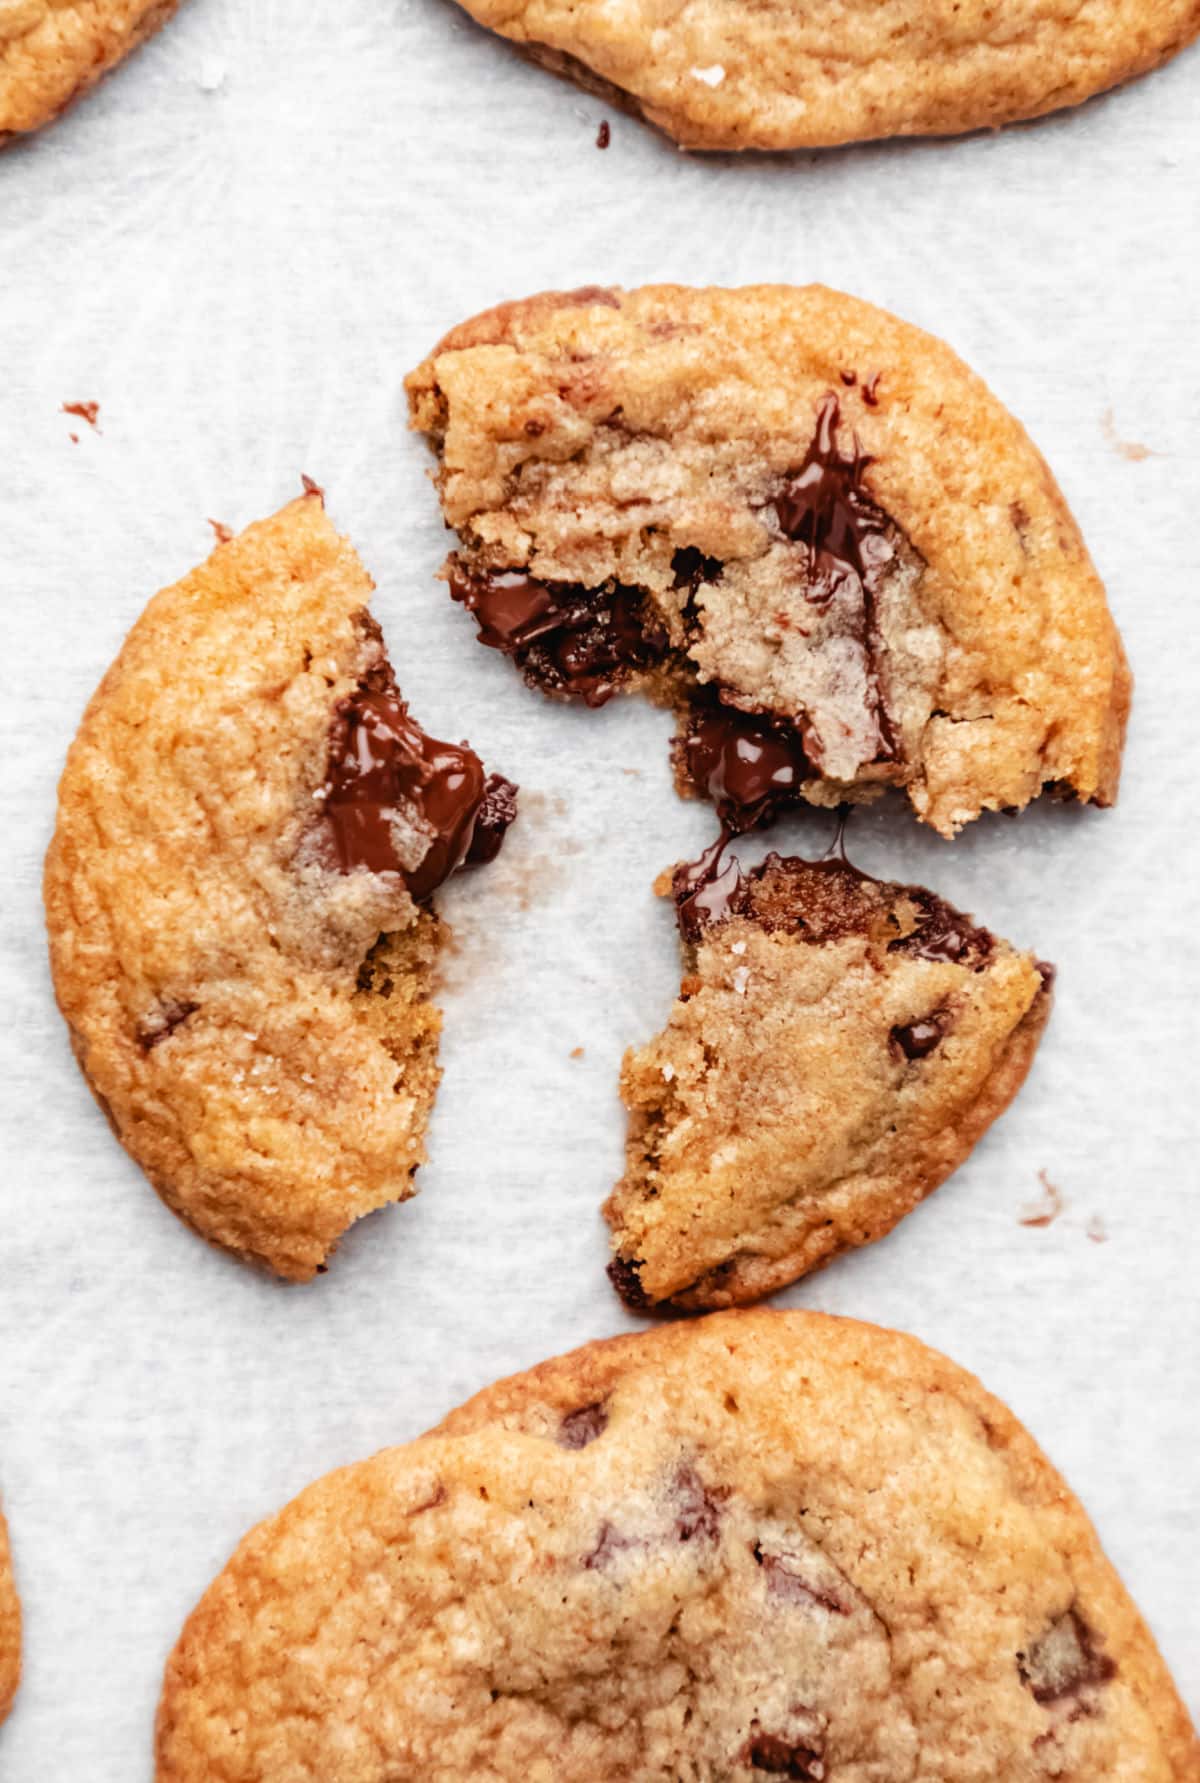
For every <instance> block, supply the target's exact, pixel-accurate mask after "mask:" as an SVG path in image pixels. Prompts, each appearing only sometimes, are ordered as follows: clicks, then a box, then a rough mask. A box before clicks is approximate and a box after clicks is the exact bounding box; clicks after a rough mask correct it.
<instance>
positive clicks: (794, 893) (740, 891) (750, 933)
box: [605, 851, 1052, 1308]
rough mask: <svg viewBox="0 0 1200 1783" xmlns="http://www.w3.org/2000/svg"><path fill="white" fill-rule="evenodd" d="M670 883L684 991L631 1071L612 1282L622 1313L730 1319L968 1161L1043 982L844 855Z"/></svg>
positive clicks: (947, 911)
mask: <svg viewBox="0 0 1200 1783" xmlns="http://www.w3.org/2000/svg"><path fill="white" fill-rule="evenodd" d="M715 853H716V851H713V854H714V855H715ZM675 888H676V895H677V898H678V901H679V915H680V926H681V930H682V934H683V949H684V974H683V982H682V985H681V989H680V994H679V999H678V1001H677V1002H676V1004H675V1006H674V1008H673V1009H672V1011H671V1014H670V1017H669V1019H668V1022H667V1025H666V1027H665V1029H664V1030H663V1032H662V1033H661V1034H659V1035H658V1036H657V1037H656V1038H655V1039H654V1040H652V1041H651V1042H650V1043H649V1044H648V1045H646V1046H644V1047H641V1048H638V1049H636V1050H631V1051H630V1052H629V1053H628V1054H627V1055H626V1058H625V1062H624V1066H623V1068H622V1073H621V1094H622V1097H623V1099H624V1101H625V1103H626V1106H627V1107H628V1110H629V1135H628V1141H627V1148H626V1152H627V1158H626V1169H625V1175H624V1176H623V1178H622V1179H621V1182H620V1183H619V1184H618V1186H617V1187H616V1189H615V1190H614V1192H613V1194H612V1196H611V1197H610V1199H609V1201H608V1203H607V1206H606V1209H605V1212H606V1215H607V1218H608V1220H609V1223H610V1225H611V1227H612V1244H613V1251H614V1258H613V1262H612V1265H611V1269H610V1273H611V1275H612V1278H613V1281H614V1283H615V1284H616V1286H617V1288H618V1289H619V1291H620V1292H621V1293H622V1294H623V1296H624V1297H625V1298H626V1299H627V1300H628V1301H629V1302H630V1303H631V1304H632V1305H634V1306H641V1307H644V1306H648V1305H657V1304H660V1303H664V1302H669V1303H671V1304H672V1305H675V1306H679V1307H686V1308H697V1307H720V1306H729V1305H733V1304H736V1303H738V1302H743V1301H749V1300H754V1299H757V1298H758V1297H759V1296H761V1295H762V1294H764V1293H768V1292H770V1291H771V1290H773V1289H775V1288H778V1287H781V1286H782V1285H783V1284H785V1283H786V1282H790V1281H795V1280H796V1279H797V1278H798V1277H799V1276H802V1275H805V1274H807V1273H808V1271H809V1270H811V1269H814V1268H817V1267H818V1266H820V1265H821V1264H822V1263H825V1262H827V1261H828V1260H829V1259H830V1258H831V1257H833V1256H835V1255H836V1254H837V1253H838V1252H839V1251H843V1250H846V1249H849V1248H851V1247H853V1246H856V1245H861V1244H866V1243H868V1242H870V1241H871V1240H872V1239H875V1238H879V1237H881V1236H882V1235H883V1234H884V1233H886V1232H888V1231H890V1230H891V1228H892V1227H893V1226H894V1225H895V1224H896V1223H897V1222H898V1221H899V1220H900V1219H901V1218H902V1217H903V1216H904V1214H906V1213H907V1212H908V1211H909V1210H910V1209H911V1208H912V1207H914V1206H915V1205H916V1203H917V1202H918V1201H920V1200H921V1199H922V1198H923V1197H924V1196H925V1195H927V1194H929V1193H930V1191H931V1190H932V1189H934V1188H936V1187H937V1185H938V1184H939V1183H940V1182H942V1181H943V1180H944V1179H945V1178H946V1177H947V1176H948V1175H949V1174H950V1173H951V1171H953V1170H954V1169H955V1168H956V1167H957V1166H958V1165H959V1164H960V1163H961V1162H962V1161H963V1159H964V1158H965V1157H966V1156H967V1154H968V1153H969V1151H970V1150H971V1147H972V1146H973V1145H974V1144H975V1143H976V1141H977V1140H978V1139H979V1138H980V1136H981V1135H982V1134H983V1133H984V1132H985V1131H986V1129H987V1127H988V1126H989V1125H990V1124H991V1122H992V1121H993V1120H994V1119H995V1118H996V1116H997V1115H998V1114H1000V1113H1001V1112H1002V1110H1003V1109H1004V1108H1005V1107H1006V1106H1007V1104H1008V1102H1009V1101H1010V1100H1011V1098H1012V1097H1013V1096H1014V1095H1015V1093H1016V1091H1017V1089H1018V1088H1019V1087H1020V1084H1021V1082H1022V1081H1023V1079H1024V1077H1025V1073H1026V1071H1027V1070H1028V1068H1029V1065H1030V1062H1031V1060H1032V1057H1033V1054H1034V1051H1035V1050H1036V1047H1037V1043H1038V1040H1039V1039H1040V1037H1041V1032H1042V1028H1043V1026H1044V1024H1045V1021H1046V1018H1047V1015H1048V1013H1049V1006H1050V984H1051V978H1052V974H1051V972H1050V969H1049V968H1048V967H1046V966H1043V965H1039V964H1038V963H1037V962H1035V961H1034V960H1033V959H1032V958H1031V957H1030V956H1029V955H1028V954H1022V953H1018V952H1017V951H1016V950H1015V949H1013V948H1012V947H1010V946H1008V944H1007V943H1006V942H1003V941H1001V940H998V939H997V938H996V937H995V936H994V935H992V934H991V933H989V932H988V931H987V930H986V929H982V928H979V927H977V926H976V925H975V924H974V923H973V922H972V921H971V919H970V918H968V917H964V916H962V915H961V914H960V913H959V912H957V911H955V910H953V909H952V908H951V907H950V906H949V905H948V904H946V903H945V902H944V901H943V900H941V899H939V898H937V897H935V896H934V895H933V894H932V893H930V892H927V891H925V890H924V889H923V888H921V887H917V886H901V885H891V884H886V883H882V882H879V881H877V880H873V879H869V878H867V877H866V876H865V875H864V874H862V873H860V872H858V871H857V870H856V869H855V868H854V867H852V866H851V865H849V863H848V862H846V861H845V860H844V859H843V858H832V859H828V860H823V861H815V862H809V861H803V860H796V859H790V860H785V859H780V858H779V857H778V856H776V855H771V856H768V858H767V860H766V861H765V862H764V863H763V865H762V866H761V867H759V868H757V869H755V870H754V871H752V872H751V873H749V874H746V875H743V874H742V872H741V871H740V869H739V868H738V867H737V865H736V863H732V862H731V863H729V865H727V866H724V867H722V866H721V864H720V861H719V859H716V858H712V859H710V863H709V865H708V867H707V869H700V870H697V869H681V870H680V871H679V872H677V874H676V877H675Z"/></svg>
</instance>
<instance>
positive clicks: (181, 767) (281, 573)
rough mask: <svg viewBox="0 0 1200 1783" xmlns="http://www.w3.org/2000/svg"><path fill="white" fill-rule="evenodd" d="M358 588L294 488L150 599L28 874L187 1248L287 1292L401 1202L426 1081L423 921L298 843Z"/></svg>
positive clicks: (77, 1029) (108, 1092) (433, 1043)
mask: <svg viewBox="0 0 1200 1783" xmlns="http://www.w3.org/2000/svg"><path fill="white" fill-rule="evenodd" d="M371 592H372V583H371V580H370V578H369V576H368V575H367V573H366V571H365V570H364V569H363V566H362V564H361V563H360V562H359V560H358V558H357V557H356V556H355V554H354V551H353V549H352V548H351V546H350V545H349V543H348V542H347V541H346V540H344V539H342V538H339V536H338V534H337V532H336V531H335V529H334V528H333V526H332V525H331V524H330V521H329V519H328V517H327V516H326V514H325V511H324V508H323V506H322V504H321V502H320V500H319V499H316V498H315V497H313V496H305V497H302V498H301V499H300V500H299V501H296V502H293V503H291V504H290V506H288V507H286V508H284V509H282V510H281V512H280V513H278V514H276V515H274V516H272V518H270V519H269V520H264V521H261V522H259V523H258V524H257V525H254V526H251V527H249V528H247V530H246V531H245V532H243V533H241V534H240V535H239V536H238V537H237V538H235V539H233V540H232V541H230V542H229V543H227V544H222V545H220V546H218V548H217V550H216V551H214V553H213V555H212V556H211V557H210V558H209V559H208V561H207V563H205V564H203V565H202V566H201V567H200V568H199V569H197V570H194V571H193V572H192V574H191V575H189V576H186V577H185V578H184V579H183V581H181V582H179V583H177V584H176V585H175V586H174V587H172V588H168V589H165V590H163V592H162V593H160V594H158V595H156V596H155V598H154V599H153V600H152V601H151V602H150V604H149V606H148V607H147V608H146V611H145V612H144V613H143V615H142V617H141V618H140V619H139V620H138V622H137V624H136V625H135V626H134V627H133V630H132V631H131V632H130V634H129V637H128V638H127V639H126V642H125V644H124V647H123V648H122V650H121V653H120V655H119V656H118V658H117V660H116V662H115V663H114V664H113V666H112V667H111V668H110V670H109V671H108V674H107V675H106V676H105V678H104V680H103V682H102V683H101V685H100V687H99V689H98V691H97V693H96V694H95V696H94V698H93V699H92V702H91V704H90V705H89V707H88V710H87V712H86V714H85V716H84V719H83V723H82V724H81V726H80V729H79V734H78V736H77V737H76V739H75V741H74V743H73V744H72V746H71V750H70V753H69V755H68V758H67V765H66V769H65V771H64V773H63V777H62V782H61V785H60V788H59V808H58V823H57V827H56V830H55V834H54V839H53V841H52V843H51V846H50V850H49V854H48V856H47V860H46V874H45V898H46V919H47V927H48V932H49V940H50V959H51V967H52V971H53V975H54V986H55V991H56V994H57V996H58V1001H59V1005H60V1007H61V1009H62V1012H63V1014H64V1016H65V1017H66V1019H67V1022H68V1023H69V1025H70V1029H71V1038H72V1044H73V1046H74V1048H75V1052H76V1056H77V1057H78V1059H79V1062H80V1065H81V1067H82V1069H83V1071H84V1073H85V1075H86V1077H87V1079H88V1082H89V1084H90V1085H91V1087H92V1090H93V1092H94V1094H95V1096H96V1098H97V1100H98V1101H99V1103H100V1105H101V1107H102V1108H103V1109H104V1110H105V1112H106V1113H107V1115H108V1117H109V1120H110V1122H111V1123H112V1126H113V1129H114V1131H115V1132H116V1134H117V1136H118V1138H119V1139H120V1140H121V1143H122V1144H123V1145H124V1146H125V1147H126V1148H127V1149H128V1151H129V1152H130V1153H131V1154H132V1156H133V1157H134V1158H136V1159H137V1161H138V1163H139V1164H140V1165H141V1166H142V1169H143V1170H144V1171H145V1172H146V1175H147V1176H148V1177H149V1178H150V1181H151V1182H152V1183H153V1184H154V1186H155V1188H156V1189H157V1190H158V1192H159V1194H160V1195H161V1196H162V1198H163V1199H164V1201H166V1202H167V1204H168V1206H170V1207H171V1208H172V1209H173V1210H174V1211H175V1212H176V1213H178V1214H179V1215H180V1216H181V1217H182V1218H184V1219H185V1220H187V1221H188V1223H189V1224H190V1225H192V1226H194V1227H195V1228H196V1230H197V1231H199V1232H201V1233H202V1234H203V1235H204V1236H205V1237H206V1238H209V1239H211V1240H212V1241H213V1242H214V1243H218V1244H221V1245H224V1246H225V1247H226V1248H228V1249H230V1250H233V1251H235V1252H237V1253H239V1254H240V1255H242V1256H245V1257H247V1258H250V1259H253V1260H256V1261H260V1262H263V1263H265V1264H266V1265H267V1266H268V1267H270V1268H271V1269H273V1270H275V1271H276V1272H277V1273H279V1274H280V1275H283V1276H287V1277H290V1278H292V1279H295V1280H305V1279H307V1278H308V1277H310V1276H311V1275H312V1274H313V1273H314V1272H315V1271H316V1270H317V1269H318V1268H320V1267H321V1265H322V1264H323V1262H324V1260H325V1259H326V1257H327V1256H328V1255H329V1253H330V1252H331V1251H332V1249H333V1248H334V1246H335V1245H336V1243H337V1240H338V1237H339V1236H340V1234H341V1233H342V1232H344V1231H345V1229H346V1228H347V1227H348V1226H349V1225H351V1224H352V1223H353V1221H355V1220H356V1219H358V1218H360V1217H361V1215H363V1214H364V1213H367V1212H369V1211H371V1210H372V1209H373V1208H377V1207H381V1206H383V1205H384V1204H385V1203H387V1202H389V1201H395V1200H402V1199H404V1198H405V1197H407V1196H408V1195H410V1194H411V1193H412V1192H413V1185H412V1180H411V1179H412V1174H413V1172H414V1170H415V1169H416V1167H417V1165H418V1164H420V1163H421V1161H422V1159H423V1157H424V1155H425V1154H424V1143H423V1136H424V1129H425V1123H426V1119H427V1117H428V1113H429V1109H430V1107H431V1105H432V1100H433V1095H434V1091H435V1089H436V1086H437V1081H438V1075H439V1073H438V1066H437V1038H438V1030H439V1026H440V1017H439V1015H438V1012H437V1010H436V1009H435V1008H434V1007H433V1004H432V1002H431V1001H430V997H431V985H432V978H433V971H434V961H435V956H436V952H437V946H438V926H437V918H436V916H434V915H432V914H430V913H429V912H428V911H425V912H418V910H417V908H416V906H414V904H413V902H412V900H411V899H410V898H409V896H408V893H407V892H406V891H405V890H404V887H403V885H402V884H401V883H400V881H399V878H398V876H397V875H395V874H389V875H385V876H379V875H375V874H371V873H366V872H364V871H358V872H355V873H350V874H341V873H339V872H337V871H336V869H335V868H334V867H332V866H331V865H330V864H329V863H328V861H327V860H326V859H325V858H324V857H323V856H322V855H321V853H320V850H319V848H317V847H316V846H315V844H314V834H313V826H314V811H315V805H314V800H315V799H316V797H317V790H318V789H319V788H320V787H321V785H322V783H323V780H324V777H325V772H326V761H327V753H328V746H329V731H330V723H331V719H332V716H333V713H334V711H335V708H336V707H337V705H338V702H339V701H340V700H342V699H343V698H345V697H346V696H347V695H349V694H350V693H351V692H352V691H353V690H354V688H355V687H356V685H357V684H358V680H359V677H360V675H361V674H362V673H363V671H364V668H365V667H366V666H367V665H368V664H369V663H372V662H374V661H375V660H376V659H377V657H378V653H379V649H380V646H379V643H378V639H377V634H375V633H374V632H373V631H372V629H371V627H370V625H369V624H368V622H367V621H366V619H365V610H366V604H367V602H368V601H369V599H370V596H371ZM421 846H422V847H424V846H427V843H425V842H422V844H421ZM381 933H383V934H386V935H388V936H389V940H388V941H387V942H386V944H385V946H384V951H383V953H382V954H381V955H373V956H372V958H373V960H374V962H375V965H376V966H377V967H378V968H379V969H378V970H374V971H372V970H369V969H368V967H367V956H368V954H369V953H370V952H371V950H372V949H373V948H375V946H376V943H377V941H378V938H379V936H380V935H381Z"/></svg>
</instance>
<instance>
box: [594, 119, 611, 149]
mask: <svg viewBox="0 0 1200 1783" xmlns="http://www.w3.org/2000/svg"><path fill="white" fill-rule="evenodd" d="M611 141H612V127H611V125H610V124H609V121H608V119H607V118H601V120H600V128H599V130H597V132H596V147H597V148H598V149H606V148H607V147H608V145H609V143H610V142H611Z"/></svg>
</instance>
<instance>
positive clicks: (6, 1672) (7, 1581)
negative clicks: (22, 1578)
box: [0, 1510, 21, 1721]
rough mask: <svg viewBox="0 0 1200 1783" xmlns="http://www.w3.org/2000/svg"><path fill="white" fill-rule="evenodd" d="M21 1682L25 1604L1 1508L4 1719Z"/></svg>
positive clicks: (0, 1689)
mask: <svg viewBox="0 0 1200 1783" xmlns="http://www.w3.org/2000/svg"><path fill="white" fill-rule="evenodd" d="M20 1681H21V1605H20V1603H19V1602H18V1599H17V1588H16V1585H15V1584H14V1583H13V1572H12V1555H11V1553H10V1552H9V1545H8V1526H7V1524H6V1523H5V1521H4V1512H3V1510H0V1721H4V1720H5V1719H6V1717H7V1715H8V1711H9V1710H10V1709H11V1708H12V1704H13V1697H14V1696H15V1695H16V1694H17V1685H18V1684H19V1683H20Z"/></svg>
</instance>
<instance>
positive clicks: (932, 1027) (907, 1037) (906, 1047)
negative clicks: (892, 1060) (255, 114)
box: [891, 1009, 948, 1059]
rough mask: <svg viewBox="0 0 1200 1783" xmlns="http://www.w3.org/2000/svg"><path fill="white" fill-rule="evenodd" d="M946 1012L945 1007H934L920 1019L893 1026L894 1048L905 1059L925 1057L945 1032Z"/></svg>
mask: <svg viewBox="0 0 1200 1783" xmlns="http://www.w3.org/2000/svg"><path fill="white" fill-rule="evenodd" d="M947 1013H948V1012H947V1011H946V1010H945V1009H935V1010H934V1011H933V1013H932V1015H926V1016H924V1017H922V1019H921V1020H920V1021H915V1022H905V1023H903V1024H901V1025H899V1026H897V1027H894V1028H893V1029H892V1032H891V1042H892V1045H893V1047H894V1048H895V1050H896V1051H897V1052H898V1053H902V1054H903V1055H904V1057H905V1058H906V1059H927V1058H928V1057H929V1055H930V1053H931V1052H932V1051H933V1050H934V1048H935V1047H936V1046H937V1045H938V1044H939V1042H940V1041H941V1040H942V1039H943V1037H944V1035H945V1033H946V1027H947Z"/></svg>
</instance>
